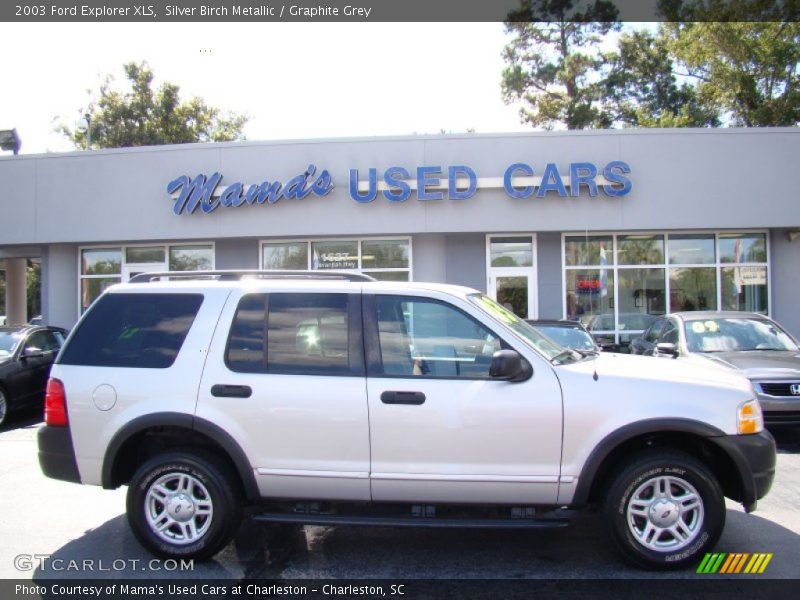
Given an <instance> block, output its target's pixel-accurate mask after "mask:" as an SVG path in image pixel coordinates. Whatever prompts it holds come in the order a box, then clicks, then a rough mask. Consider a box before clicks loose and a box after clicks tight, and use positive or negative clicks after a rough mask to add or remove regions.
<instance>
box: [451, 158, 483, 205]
mask: <svg viewBox="0 0 800 600" xmlns="http://www.w3.org/2000/svg"><path fill="white" fill-rule="evenodd" d="M447 173H448V177H447V179H448V181H447V194H448V196H450V200H466V199H467V198H472V196H474V195H475V190H477V189H478V176H477V175H476V174H475V171H473V170H472V169H470V168H469V167H467V166H465V165H458V166H455V167H450V168H449V169H448V170H447ZM459 174H462V175H466V176H467V179H468V180H469V183H468V184H467V188H466V189H464V190H461V189H458V186H457V185H456V184H457V183H458V175H459Z"/></svg>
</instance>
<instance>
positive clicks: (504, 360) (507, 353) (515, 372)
mask: <svg viewBox="0 0 800 600" xmlns="http://www.w3.org/2000/svg"><path fill="white" fill-rule="evenodd" d="M531 375H533V367H531V364H530V363H529V362H528V361H527V360H525V359H524V358H522V357H521V356H520V355H519V352H517V351H516V350H498V351H497V352H495V353H494V354H493V355H492V366H491V367H490V368H489V376H490V377H491V378H493V379H500V380H503V381H511V382H517V381H525V380H526V379H529V378H530V376H531Z"/></svg>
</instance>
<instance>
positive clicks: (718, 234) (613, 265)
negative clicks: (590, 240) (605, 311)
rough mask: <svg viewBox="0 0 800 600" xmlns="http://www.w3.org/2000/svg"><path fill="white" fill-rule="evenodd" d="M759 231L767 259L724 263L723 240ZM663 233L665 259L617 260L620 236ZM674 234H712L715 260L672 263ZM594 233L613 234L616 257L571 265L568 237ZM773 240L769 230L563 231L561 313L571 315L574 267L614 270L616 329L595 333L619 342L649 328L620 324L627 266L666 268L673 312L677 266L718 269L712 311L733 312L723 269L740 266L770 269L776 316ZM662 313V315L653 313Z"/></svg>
mask: <svg viewBox="0 0 800 600" xmlns="http://www.w3.org/2000/svg"><path fill="white" fill-rule="evenodd" d="M748 234H759V235H764V244H765V246H766V262H738V263H734V262H722V260H721V258H720V239H721V238H722V237H725V236H728V235H748ZM632 235H633V236H635V235H643V236H645V235H646V236H659V235H660V236H663V240H664V262H663V263H656V264H646V265H620V264H618V262H617V254H618V242H617V239H618V238H619V237H624V236H632ZM671 235H708V236H714V262H712V263H700V264H697V263H685V264H684V263H675V264H672V263H670V252H669V238H670V236H671ZM594 236H610V237H611V242H612V251H611V252H610V254H611V257H612V260H611V261H608V264H607V265H605V266H603V267H601V265H567V253H566V242H567V238H573V237H582V238H586V237H594ZM771 246H772V243H771V237H770V231H769V229H759V228H756V229H730V230H727V229H700V230H692V229H675V230H671V229H669V230H666V229H665V230H636V231H618V232H613V231H606V230H603V231H570V232H562V233H561V314H562V317H563V318H567V317H568V315H567V272H568V271H571V270H587V269H600V268H605V269H608V270H610V271H613V273H614V310H613V314H614V323H615V329H614V330H607V329H604V330H597V331H592V332H591V333H592V335H593V336H594V335H606V336H608V335H613V336H614V342H615V344H619V343H620V337H621V335H623V334H624V335H630V334H634V335H636V334H641V333H642V332H644V331H645V330H629V329H624V330H623V329H620V327H619V314H620V311H619V277H618V276H617V274H618V273H619V271H623V270H626V269H663V270H664V293H665V296H666V297H665V312H664V314H669V313H671V312H673V311H672V289H671V285H670V270H671V269H675V268H713V269H714V270H715V282H716V294H715V297H714V300H715V303H716V305H715V306H716V308H715V309H709V310H718V311H720V312H729V311H724V310H722V308H721V307H722V269H723V268H736V267H743V266H744V267H763V268H765V269H766V274H767V277H766V285H767V311H766V313H763V314H765V315H766V316H767V317H770V318H771V317H772V305H773V304H772V287H773V286H772V269H771V265H772V247H771ZM653 316H656V317H658V316H661V315H653Z"/></svg>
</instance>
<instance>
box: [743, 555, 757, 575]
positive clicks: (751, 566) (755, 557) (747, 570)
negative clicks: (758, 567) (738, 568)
mask: <svg viewBox="0 0 800 600" xmlns="http://www.w3.org/2000/svg"><path fill="white" fill-rule="evenodd" d="M757 560H758V554H753V558H751V559H750V562H749V563H747V566H746V567H745V569H744V572H745V573H749V572H750V571H751V570H752V569H753V565H754V564H755V563H756V561H757Z"/></svg>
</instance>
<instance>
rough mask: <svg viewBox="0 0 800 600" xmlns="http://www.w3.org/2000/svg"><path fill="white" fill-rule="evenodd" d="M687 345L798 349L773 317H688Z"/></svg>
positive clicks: (701, 349)
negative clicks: (694, 318)
mask: <svg viewBox="0 0 800 600" xmlns="http://www.w3.org/2000/svg"><path fill="white" fill-rule="evenodd" d="M684 331H685V332H686V345H687V347H688V348H689V351H690V352H735V351H742V352H743V351H753V350H789V351H797V349H798V348H797V344H795V343H794V341H792V338H790V337H789V336H788V335H787V334H786V332H784V331H783V330H782V329H780V328H779V327H778V326H777V325H775V324H774V323H772V322H771V321H765V320H763V319H747V318H739V319H736V318H721V319H703V320H697V321H687V322H686V323H685V324H684Z"/></svg>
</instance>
